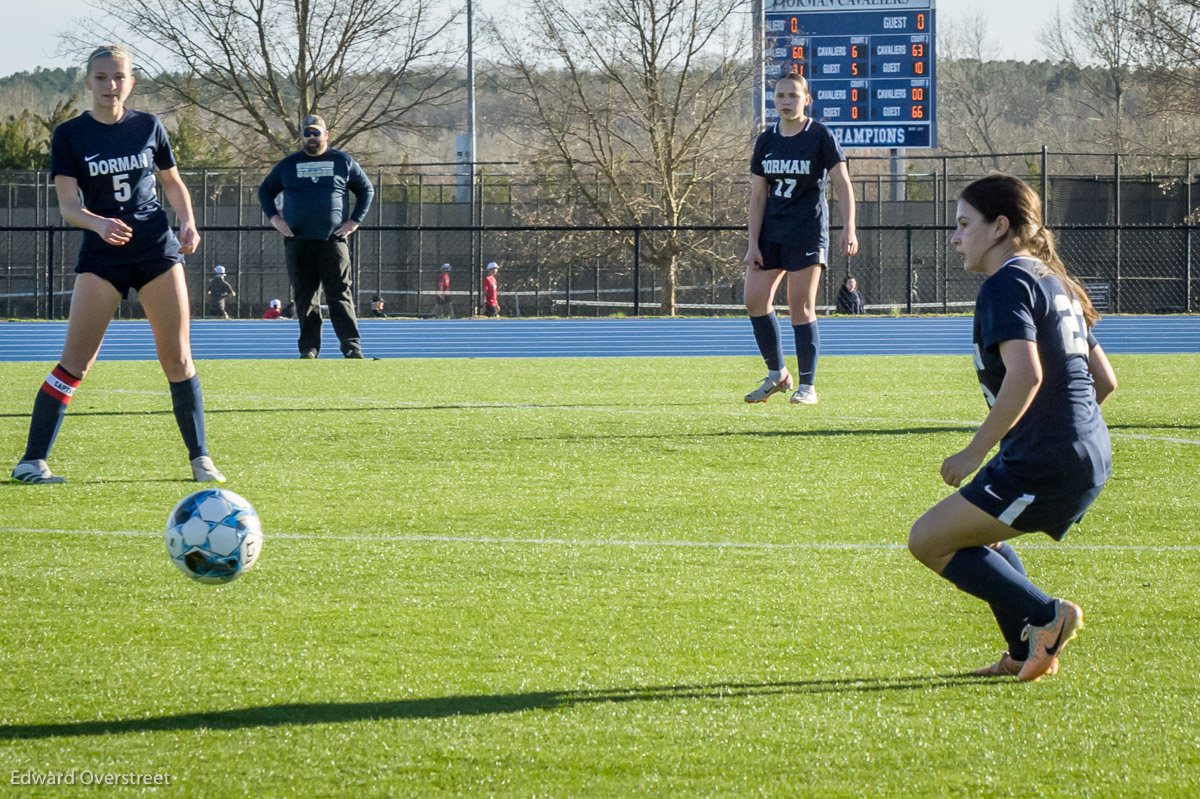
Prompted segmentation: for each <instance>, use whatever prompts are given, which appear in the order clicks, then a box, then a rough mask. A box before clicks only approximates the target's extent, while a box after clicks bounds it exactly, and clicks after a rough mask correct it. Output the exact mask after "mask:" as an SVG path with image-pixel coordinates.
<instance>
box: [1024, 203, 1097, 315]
mask: <svg viewBox="0 0 1200 799" xmlns="http://www.w3.org/2000/svg"><path fill="white" fill-rule="evenodd" d="M1025 246H1026V247H1028V249H1029V252H1030V253H1031V254H1032V255H1033V257H1035V258H1037V259H1038V260H1039V261H1041V262H1042V263H1044V264H1045V265H1046V268H1047V269H1049V270H1050V272H1051V274H1053V275H1054V276H1055V277H1057V278H1058V279H1059V280H1060V281H1062V284H1063V286H1065V287H1066V289H1067V292H1068V293H1069V294H1070V295H1071V297H1072V299H1074V300H1077V301H1078V302H1079V305H1080V306H1081V307H1082V308H1083V318H1084V319H1085V320H1087V324H1088V327H1095V326H1096V323H1097V322H1099V321H1100V313H1099V312H1098V311H1097V310H1096V306H1095V305H1092V298H1091V297H1089V296H1088V293H1087V291H1086V290H1085V289H1084V288H1083V286H1082V285H1080V283H1079V281H1078V280H1076V279H1075V278H1074V277H1072V275H1071V273H1070V272H1068V271H1067V267H1066V264H1064V263H1063V262H1062V259H1061V258H1059V257H1058V252H1057V250H1055V248H1054V234H1053V233H1051V232H1050V231H1049V230H1048V229H1047V228H1045V227H1043V226H1042V225H1038V226H1037V230H1035V231H1034V232H1033V235H1032V236H1030V238H1029V240H1028V241H1027V242H1025Z"/></svg>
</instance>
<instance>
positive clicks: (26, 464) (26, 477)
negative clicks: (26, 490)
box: [12, 460, 67, 483]
mask: <svg viewBox="0 0 1200 799" xmlns="http://www.w3.org/2000/svg"><path fill="white" fill-rule="evenodd" d="M12 479H14V480H16V481H17V482H18V483H65V482H67V479H66V478H65V477H59V476H57V475H55V474H53V473H52V472H51V471H50V467H49V466H47V465H46V462H45V461H43V460H33V461H21V462H20V463H18V464H17V465H16V466H15V467H13V470H12Z"/></svg>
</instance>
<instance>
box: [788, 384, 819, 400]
mask: <svg viewBox="0 0 1200 799" xmlns="http://www.w3.org/2000/svg"><path fill="white" fill-rule="evenodd" d="M788 402H790V403H792V404H793V405H816V404H817V391H816V389H814V388H813V387H812V386H810V385H808V384H806V383H801V384H800V385H798V386H796V393H794V394H792V398H791V399H790V400H788Z"/></svg>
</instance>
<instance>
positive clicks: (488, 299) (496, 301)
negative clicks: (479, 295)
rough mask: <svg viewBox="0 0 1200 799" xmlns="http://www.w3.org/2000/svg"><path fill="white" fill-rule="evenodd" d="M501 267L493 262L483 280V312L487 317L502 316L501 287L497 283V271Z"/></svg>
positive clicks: (488, 266)
mask: <svg viewBox="0 0 1200 799" xmlns="http://www.w3.org/2000/svg"><path fill="white" fill-rule="evenodd" d="M499 268H500V265H499V264H498V263H496V262H495V261H492V262H491V263H489V264H488V265H487V277H485V278H484V279H483V312H484V314H485V315H487V316H499V315H500V286H499V284H497V283H496V270H497V269H499Z"/></svg>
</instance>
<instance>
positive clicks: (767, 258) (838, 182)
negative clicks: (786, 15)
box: [744, 73, 858, 405]
mask: <svg viewBox="0 0 1200 799" xmlns="http://www.w3.org/2000/svg"><path fill="white" fill-rule="evenodd" d="M810 101H811V98H810V97H809V94H808V84H807V82H806V81H805V80H804V78H803V77H801V76H800V75H797V74H795V73H793V74H789V75H787V76H785V77H783V78H781V79H780V80H779V81H778V82H777V83H776V84H775V110H776V111H777V112H778V114H779V122H778V123H776V124H775V125H773V126H772V127H771V128H770V129H769V130H767V131H765V132H764V133H762V134H761V135H760V136H759V137H758V141H757V142H755V145H754V155H753V156H752V158H751V160H750V205H749V212H748V215H747V216H748V222H747V228H748V233H749V239H750V243H749V247H748V248H747V250H746V257H745V259H744V261H745V264H746V310H747V312H748V313H749V315H750V324H751V326H752V327H753V329H754V340H755V343H757V344H758V349H759V352H760V353H761V354H762V357H763V360H764V361H765V362H766V364H767V376H766V377H765V378H763V380H762V382H761V384H760V385H759V386H758V388H756V389H755V390H754V391H752V392H750V393H749V394H747V395H746V402H766V401H767V399H769V398H770V397H771V396H772V395H773V394H775V393H777V392H779V391H784V390H787V389H790V388H791V387H792V386H793V385H794V384H796V385H797V388H796V392H795V393H794V394H792V398H791V403H792V404H793V405H815V404H816V403H817V392H816V389H815V388H814V383H815V381H816V370H817V355H818V353H819V350H820V347H821V338H820V335H819V333H818V330H817V312H816V303H817V288H818V286H819V285H820V281H821V271H822V270H823V269H824V267H825V263H826V261H827V257H826V256H827V252H828V249H829V205H828V203H827V202H826V199H825V187H826V184H827V182H828V181H829V180H832V181H833V183H834V185H835V186H836V187H837V191H838V199H839V200H840V201H841V204H842V212H843V216H844V218H845V226H844V227H843V228H842V235H841V241H840V245H841V247H840V249H841V252H842V254H843V255H853V254H854V253H856V252H858V236H857V234H856V232H855V206H854V190H853V188H852V187H851V185H850V174H849V172H847V171H846V157H845V155H843V154H842V148H841V147H840V146H839V145H838V143H837V140H836V139H834V138H833V134H831V133H830V132H829V129H828V128H826V127H825V126H824V125H822V124H820V123H819V122H817V121H816V120H814V119H812V118H811V117H808V116H806V115H805V108H806V107H807V106H808V104H809V102H810ZM785 274H786V275H787V281H788V287H787V298H788V310H789V313H790V315H791V320H792V334H793V336H794V337H795V340H796V364H797V372H796V379H795V380H793V378H792V375H791V374H790V373H789V372H788V370H787V368H786V367H784V365H783V343H782V341H781V340H780V336H779V320H778V319H777V318H776V316H775V291H776V289H778V287H779V284H780V283H781V282H783V277H784V275H785Z"/></svg>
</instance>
